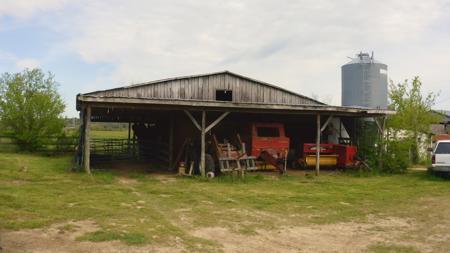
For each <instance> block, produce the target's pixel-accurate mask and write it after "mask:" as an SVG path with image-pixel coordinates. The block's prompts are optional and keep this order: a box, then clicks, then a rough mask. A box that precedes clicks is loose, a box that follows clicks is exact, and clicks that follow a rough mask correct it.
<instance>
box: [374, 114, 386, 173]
mask: <svg viewBox="0 0 450 253" xmlns="http://www.w3.org/2000/svg"><path fill="white" fill-rule="evenodd" d="M381 120H382V122H381V124H380V123H379V122H378V120H377V119H376V118H375V122H376V124H377V126H378V134H379V135H378V138H379V142H378V172H380V171H382V170H383V154H384V128H385V125H386V117H381Z"/></svg>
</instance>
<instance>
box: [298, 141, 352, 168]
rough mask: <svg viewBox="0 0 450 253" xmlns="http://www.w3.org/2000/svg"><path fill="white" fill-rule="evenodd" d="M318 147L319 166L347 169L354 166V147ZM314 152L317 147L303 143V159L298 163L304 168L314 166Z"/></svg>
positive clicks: (321, 145) (330, 145)
mask: <svg viewBox="0 0 450 253" xmlns="http://www.w3.org/2000/svg"><path fill="white" fill-rule="evenodd" d="M319 147H320V150H319V153H320V165H321V166H330V167H338V168H347V167H352V166H353V165H354V164H355V157H356V152H357V148H356V147H355V146H351V145H346V144H327V143H321V144H320V145H319ZM316 150H317V146H316V144H315V143H305V144H304V145H303V157H301V158H300V159H299V161H300V163H301V164H303V165H305V166H306V167H312V166H315V165H316Z"/></svg>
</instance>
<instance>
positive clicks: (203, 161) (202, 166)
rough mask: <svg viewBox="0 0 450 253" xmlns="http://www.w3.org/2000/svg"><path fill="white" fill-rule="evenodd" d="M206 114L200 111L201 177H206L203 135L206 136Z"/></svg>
mask: <svg viewBox="0 0 450 253" xmlns="http://www.w3.org/2000/svg"><path fill="white" fill-rule="evenodd" d="M205 124H206V112H205V111H202V126H201V142H202V143H201V151H200V171H201V173H202V176H203V177H204V176H206V173H205V171H206V168H205V149H206V147H205V134H206V131H205V130H206V127H205Z"/></svg>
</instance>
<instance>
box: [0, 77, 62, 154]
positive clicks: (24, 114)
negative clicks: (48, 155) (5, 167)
mask: <svg viewBox="0 0 450 253" xmlns="http://www.w3.org/2000/svg"><path fill="white" fill-rule="evenodd" d="M56 86H57V84H56V82H55V80H54V76H53V75H52V74H51V73H49V74H48V75H47V76H46V75H45V74H44V73H43V72H42V70H40V69H32V70H29V69H26V70H24V71H23V72H22V73H14V74H10V73H4V74H3V75H2V76H1V77H0V120H1V122H2V124H3V126H4V127H6V128H8V129H9V130H10V131H11V132H12V135H13V136H14V137H15V138H16V139H17V141H18V144H19V148H20V149H22V150H28V151H34V150H36V149H37V148H39V147H40V146H42V145H43V139H44V137H48V136H55V135H59V134H61V133H62V130H63V127H64V120H63V119H62V117H61V114H62V113H63V112H64V109H65V105H64V103H63V101H62V99H61V97H60V95H59V94H58V92H57V89H56Z"/></svg>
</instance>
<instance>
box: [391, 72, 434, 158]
mask: <svg viewBox="0 0 450 253" xmlns="http://www.w3.org/2000/svg"><path fill="white" fill-rule="evenodd" d="M389 88H390V90H389V99H390V106H389V109H393V110H395V111H396V114H395V115H392V116H391V117H389V118H388V120H387V126H388V128H389V129H392V130H393V131H394V137H395V136H397V133H398V132H399V131H400V130H403V131H402V135H405V137H406V139H407V140H408V141H409V142H410V143H411V144H410V150H411V154H412V162H413V163H418V162H419V137H420V135H421V134H428V133H429V132H430V125H431V124H435V123H439V121H440V120H441V117H440V116H439V115H437V114H436V113H434V112H433V111H432V110H431V107H432V106H433V105H434V104H435V101H436V97H437V94H435V93H433V92H430V93H428V94H426V96H423V95H422V90H421V89H422V82H421V81H420V79H419V77H417V76H416V77H414V79H413V80H412V82H409V81H408V80H405V81H404V82H403V83H398V84H394V83H393V82H392V81H391V84H390V87H389Z"/></svg>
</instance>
